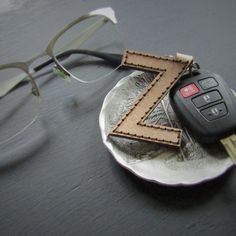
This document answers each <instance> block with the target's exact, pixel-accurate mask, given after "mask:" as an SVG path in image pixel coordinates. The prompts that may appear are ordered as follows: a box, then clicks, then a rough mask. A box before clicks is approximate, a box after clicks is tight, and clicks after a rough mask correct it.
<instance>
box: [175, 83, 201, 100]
mask: <svg viewBox="0 0 236 236" xmlns="http://www.w3.org/2000/svg"><path fill="white" fill-rule="evenodd" d="M179 92H180V94H181V95H182V96H183V97H184V98H188V97H190V96H193V95H195V94H197V93H199V92H200V90H199V88H198V87H197V86H196V85H195V84H194V83H192V84H188V85H187V86H185V87H183V88H181V89H180V90H179Z"/></svg>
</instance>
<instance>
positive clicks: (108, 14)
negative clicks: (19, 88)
mask: <svg viewBox="0 0 236 236" xmlns="http://www.w3.org/2000/svg"><path fill="white" fill-rule="evenodd" d="M95 16H102V17H104V18H103V20H102V21H101V22H98V21H97V22H95V23H94V24H93V25H92V26H93V27H92V26H90V27H89V28H88V29H87V30H86V31H84V32H82V33H81V34H80V35H79V36H78V38H75V39H74V40H73V41H72V42H77V47H78V45H81V44H82V43H83V42H85V41H86V40H87V39H88V38H89V37H90V36H92V35H93V34H94V33H95V32H96V31H97V30H98V29H99V28H100V27H102V26H103V25H104V24H105V23H107V22H111V23H113V24H117V19H116V17H115V13H114V11H113V9H112V8H111V7H106V8H99V9H97V10H94V11H91V12H89V13H87V14H84V15H82V16H80V17H78V18H77V19H75V20H73V21H72V22H70V23H69V24H67V25H65V26H64V27H63V28H62V29H61V30H60V31H59V32H58V33H57V34H56V35H55V36H54V37H53V38H52V39H51V40H50V42H49V43H48V45H47V47H46V49H45V50H44V51H42V52H41V53H39V54H38V55H36V56H34V57H32V58H31V59H29V60H28V61H25V62H13V63H8V64H2V65H0V70H4V69H11V68H13V69H14V68H15V69H21V70H22V71H23V72H25V73H26V75H27V76H28V77H27V79H28V80H29V82H30V83H31V86H32V94H33V95H35V96H37V97H40V92H39V88H38V86H37V84H36V83H35V81H34V79H33V76H32V74H33V73H34V72H35V70H34V68H33V69H32V68H30V65H31V64H32V63H33V62H34V61H35V60H37V59H39V58H42V57H44V56H48V57H49V58H50V59H51V60H52V62H54V63H55V66H56V68H57V69H58V70H59V71H60V72H61V73H63V74H64V75H65V76H69V77H70V78H74V79H76V80H78V81H80V82H84V81H82V80H81V79H80V78H78V77H76V76H75V75H73V74H71V73H70V72H69V71H68V70H67V69H66V68H64V67H63V66H62V65H61V64H60V62H59V61H58V59H57V57H56V55H54V53H53V48H54V46H55V43H56V42H57V40H58V39H59V38H60V36H61V35H63V34H64V33H65V32H66V31H68V30H69V29H70V28H71V27H73V26H74V25H76V24H78V23H80V22H82V21H84V20H86V19H88V18H91V17H95ZM72 42H70V43H68V44H67V45H66V46H64V47H63V48H64V49H65V48H66V47H69V46H70V45H71V43H72ZM39 66H40V65H39ZM12 80H13V81H12V82H14V83H13V84H10V83H9V84H8V87H7V88H5V89H4V87H3V88H0V98H1V97H3V96H5V95H6V94H7V93H8V92H9V91H10V90H12V89H13V88H14V87H15V86H16V85H17V84H19V83H20V82H22V81H23V80H25V76H24V77H22V78H15V81H14V78H12Z"/></svg>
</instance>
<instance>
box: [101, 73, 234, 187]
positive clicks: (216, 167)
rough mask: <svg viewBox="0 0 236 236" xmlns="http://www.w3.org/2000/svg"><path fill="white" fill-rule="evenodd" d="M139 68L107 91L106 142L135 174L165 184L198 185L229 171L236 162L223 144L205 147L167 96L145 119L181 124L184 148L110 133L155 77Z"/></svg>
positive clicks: (103, 117) (104, 111) (103, 118)
mask: <svg viewBox="0 0 236 236" xmlns="http://www.w3.org/2000/svg"><path fill="white" fill-rule="evenodd" d="M153 78H154V76H153V75H152V74H148V73H141V72H137V71H135V72H134V73H132V74H131V75H129V76H127V77H125V78H123V79H121V80H120V81H119V82H118V83H117V85H116V86H115V87H114V88H113V89H112V90H111V91H110V92H109V93H108V94H107V96H106V97H105V100H104V102H103V106H102V109H101V112H100V116H99V124H100V129H101V134H102V139H103V143H104V144H105V146H106V147H107V148H108V150H109V151H110V152H111V153H112V155H113V156H114V158H115V159H116V161H117V162H118V163H119V164H120V165H122V166H123V167H125V168H127V169H128V170H130V171H131V172H132V173H134V174H135V175H137V176H139V177H141V178H143V179H145V180H148V181H153V182H156V183H160V184H165V185H194V184H197V183H201V182H204V181H208V180H211V179H214V178H216V177H218V176H220V175H222V174H223V173H225V172H226V171H227V170H228V169H229V168H230V167H231V166H233V162H232V161H231V159H230V158H229V157H228V155H227V154H226V152H225V150H224V148H223V147H222V146H221V145H220V144H215V145H213V146H209V145H208V146H202V145H200V144H199V143H198V142H196V141H195V140H194V138H193V137H192V136H191V135H190V134H189V133H188V131H187V130H186V129H184V127H181V125H180V123H179V122H178V120H177V117H176V116H175V114H174V112H173V110H172V108H171V106H170V104H169V99H168V96H166V97H165V98H164V99H163V101H162V102H161V104H159V105H158V106H157V107H156V109H155V110H154V111H153V112H152V114H151V115H150V116H149V117H148V119H147V120H146V121H145V122H150V123H155V124H162V125H167V126H173V127H179V128H180V127H181V128H182V129H183V130H184V132H183V139H182V145H181V148H177V149H176V148H170V147H168V146H163V145H158V144H154V143H148V142H142V141H136V140H130V139H126V138H119V137H112V136H108V134H109V132H110V131H111V130H112V128H113V127H115V125H116V124H117V122H118V121H119V119H120V117H121V116H122V115H123V114H124V113H125V112H126V111H127V109H129V108H130V107H131V106H132V104H133V103H134V101H135V100H136V99H137V97H138V96H139V95H140V93H141V92H142V91H143V89H144V88H145V87H146V86H147V85H148V84H149V83H150V82H151V81H152V80H153Z"/></svg>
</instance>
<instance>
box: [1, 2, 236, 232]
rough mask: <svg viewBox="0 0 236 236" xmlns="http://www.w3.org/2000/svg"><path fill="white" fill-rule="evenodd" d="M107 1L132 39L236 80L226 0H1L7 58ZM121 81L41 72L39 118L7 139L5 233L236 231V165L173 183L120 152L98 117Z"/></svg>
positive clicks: (232, 19)
mask: <svg viewBox="0 0 236 236" xmlns="http://www.w3.org/2000/svg"><path fill="white" fill-rule="evenodd" d="M105 6H111V7H113V8H114V10H115V11H116V15H117V18H118V19H119V22H120V26H121V30H122V31H123V34H124V36H125V37H124V38H125V39H124V40H125V43H126V45H127V48H131V49H136V50H141V51H146V52H150V53H159V54H174V53H175V52H177V51H178V52H182V53H186V54H192V55H194V57H195V58H196V60H197V61H198V62H199V63H200V64H201V65H202V67H203V68H205V69H208V70H210V71H214V72H217V73H219V74H221V75H222V76H223V77H224V78H225V80H226V81H227V82H228V83H229V85H230V86H231V87H232V88H234V89H236V79H235V74H236V47H235V44H236V14H235V9H236V3H235V1H228V0H227V1H213V0H212V1H208V0H207V1H187V0H186V1H184V0H181V1H169V0H168V1H164V0H163V1H154V0H153V1H151V0H148V1H141V0H140V1H139V0H129V1H128V0H127V1H125V0H121V1H115V0H114V1H105V0H101V1H82V0H67V1H65V0H51V1H49V0H40V1H36V0H15V1H13V0H12V1H11V0H2V1H1V2H0V30H1V34H0V52H1V54H0V63H8V62H11V61H24V60H27V59H28V58H30V57H31V56H32V55H35V54H36V53H37V52H39V51H41V50H43V49H44V48H45V46H46V45H47V43H48V42H49V40H50V39H51V38H52V37H53V36H54V35H55V33H56V32H57V31H58V30H59V29H60V28H61V27H62V26H63V25H65V24H66V23H68V22H70V21H71V20H73V19H74V18H76V17H78V16H80V15H81V14H84V13H86V12H88V11H90V10H93V9H96V8H99V7H105ZM121 77H122V73H121ZM117 81H118V79H117V80H115V81H110V80H106V81H104V82H101V83H99V84H96V85H90V86H88V85H83V84H80V83H76V82H71V83H65V82H64V81H62V80H60V79H59V78H57V77H55V76H53V75H47V76H45V77H44V78H43V79H42V80H40V81H37V83H38V84H39V86H40V90H41V93H42V96H43V106H42V109H41V114H40V117H39V119H38V120H37V122H36V123H35V124H34V125H33V126H32V127H31V128H30V129H29V130H27V132H26V133H24V134H23V135H22V137H21V138H20V139H19V138H18V140H15V141H14V142H12V143H11V144H10V145H7V146H4V147H1V153H0V235H142V236H143V235H235V234H236V224H235V219H236V187H235V186H236V173H235V168H232V169H231V170H230V171H228V172H227V173H226V174H225V175H224V176H222V177H220V178H218V179H216V180H213V181H210V182H208V183H204V184H202V185H198V186H192V187H186V188H185V187H166V186H160V185H157V184H153V183H149V182H145V181H144V180H141V179H139V178H137V177H136V176H134V175H133V174H131V173H129V172H128V171H126V170H124V169H123V168H121V167H120V166H119V165H118V164H117V163H116V162H115V161H114V159H113V157H112V156H111V154H110V153H109V152H108V151H107V150H106V148H105V147H104V145H103V143H102V140H101V135H100V131H99V125H98V116H99V112H100V109H101V106H102V102H103V99H104V97H105V95H106V94H107V93H108V91H109V90H110V89H111V88H112V87H113V86H114V85H115V84H116V83H117ZM77 104H78V105H77Z"/></svg>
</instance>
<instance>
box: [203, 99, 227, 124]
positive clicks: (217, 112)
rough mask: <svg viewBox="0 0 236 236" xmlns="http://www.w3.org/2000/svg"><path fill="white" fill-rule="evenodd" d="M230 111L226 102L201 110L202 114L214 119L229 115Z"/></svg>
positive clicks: (209, 119)
mask: <svg viewBox="0 0 236 236" xmlns="http://www.w3.org/2000/svg"><path fill="white" fill-rule="evenodd" d="M227 113H228V111H227V108H226V105H225V103H223V102H222V103H219V104H216V105H214V106H211V107H208V108H206V109H204V110H201V114H202V115H203V116H204V117H205V118H206V119H207V120H208V121H213V120H216V119H219V118H221V117H223V116H225V115H227Z"/></svg>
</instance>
